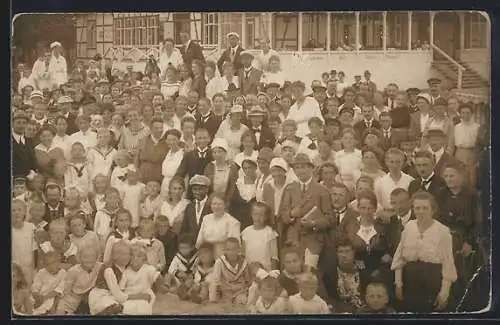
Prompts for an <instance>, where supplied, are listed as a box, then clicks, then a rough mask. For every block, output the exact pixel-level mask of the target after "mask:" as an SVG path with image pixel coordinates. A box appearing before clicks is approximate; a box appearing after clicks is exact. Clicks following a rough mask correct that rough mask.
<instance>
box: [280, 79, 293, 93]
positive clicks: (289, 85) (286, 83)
mask: <svg viewBox="0 0 500 325" xmlns="http://www.w3.org/2000/svg"><path fill="white" fill-rule="evenodd" d="M291 86H292V83H291V82H290V81H285V82H284V83H283V87H281V91H283V90H285V89H287V88H290V87H291Z"/></svg>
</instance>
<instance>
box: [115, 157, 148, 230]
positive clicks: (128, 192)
mask: <svg viewBox="0 0 500 325" xmlns="http://www.w3.org/2000/svg"><path fill="white" fill-rule="evenodd" d="M145 189H146V185H144V184H143V183H141V182H139V175H138V174H137V169H136V168H135V166H134V165H132V164H130V165H128V167H127V181H126V182H125V184H124V185H123V187H122V190H121V198H122V201H123V207H124V208H125V209H127V210H128V211H130V214H131V215H132V229H135V228H137V227H139V219H140V213H141V211H140V210H141V202H143V201H144V195H145Z"/></svg>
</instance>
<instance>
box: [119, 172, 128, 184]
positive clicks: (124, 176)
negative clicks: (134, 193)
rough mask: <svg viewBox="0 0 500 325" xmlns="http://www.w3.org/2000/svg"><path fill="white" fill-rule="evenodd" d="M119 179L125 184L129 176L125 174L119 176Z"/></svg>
mask: <svg viewBox="0 0 500 325" xmlns="http://www.w3.org/2000/svg"><path fill="white" fill-rule="evenodd" d="M118 179H119V180H120V181H122V182H125V180H126V179H127V174H124V175H123V176H118Z"/></svg>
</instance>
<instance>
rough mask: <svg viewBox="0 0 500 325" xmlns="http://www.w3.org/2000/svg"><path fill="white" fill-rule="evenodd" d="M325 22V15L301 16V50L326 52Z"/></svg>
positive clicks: (310, 14) (306, 14)
mask: <svg viewBox="0 0 500 325" xmlns="http://www.w3.org/2000/svg"><path fill="white" fill-rule="evenodd" d="M326 22H327V15H326V13H304V14H303V15H302V48H303V49H304V50H314V49H322V50H326V24H327V23H326Z"/></svg>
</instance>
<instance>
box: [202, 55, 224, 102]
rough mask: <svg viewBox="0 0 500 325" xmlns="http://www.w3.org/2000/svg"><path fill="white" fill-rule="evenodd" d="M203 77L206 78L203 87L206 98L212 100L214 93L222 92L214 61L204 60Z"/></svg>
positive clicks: (222, 85)
mask: <svg viewBox="0 0 500 325" xmlns="http://www.w3.org/2000/svg"><path fill="white" fill-rule="evenodd" d="M205 79H206V80H207V86H206V87H205V96H206V97H207V98H209V99H210V100H212V99H213V97H214V95H215V94H217V93H222V92H224V84H223V83H222V79H221V77H220V76H219V75H218V72H217V65H216V64H215V62H214V61H207V62H205Z"/></svg>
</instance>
